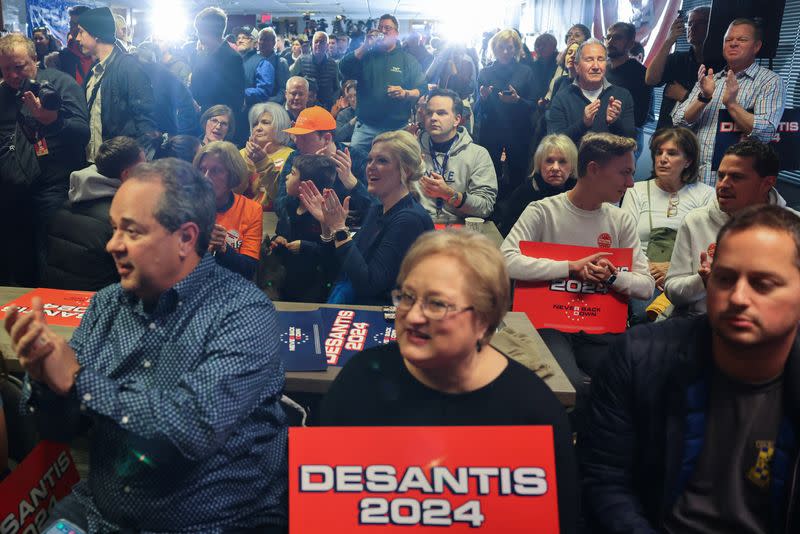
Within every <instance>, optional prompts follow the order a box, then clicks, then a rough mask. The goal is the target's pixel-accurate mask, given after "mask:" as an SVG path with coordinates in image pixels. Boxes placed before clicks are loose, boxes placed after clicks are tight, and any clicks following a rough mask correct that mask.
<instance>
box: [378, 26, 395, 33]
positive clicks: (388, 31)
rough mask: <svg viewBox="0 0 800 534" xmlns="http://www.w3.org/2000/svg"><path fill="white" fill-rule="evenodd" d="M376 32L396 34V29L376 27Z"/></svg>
mask: <svg viewBox="0 0 800 534" xmlns="http://www.w3.org/2000/svg"><path fill="white" fill-rule="evenodd" d="M378 31H379V32H381V33H391V32H396V31H397V28H395V27H394V26H378Z"/></svg>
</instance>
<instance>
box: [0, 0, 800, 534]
mask: <svg viewBox="0 0 800 534" xmlns="http://www.w3.org/2000/svg"><path fill="white" fill-rule="evenodd" d="M64 17H65V18H68V19H69V33H68V35H67V42H66V43H59V42H58V40H57V38H56V37H54V36H53V35H52V33H51V32H50V31H49V30H48V29H47V28H45V27H37V28H33V29H32V31H31V37H32V38H31V39H28V38H26V37H24V36H22V35H20V34H10V35H5V36H3V37H0V72H1V73H2V83H1V84H0V139H2V142H3V145H0V209H2V212H3V213H4V215H5V216H6V217H7V218H8V219H9V220H14V221H27V222H28V224H24V225H18V226H16V227H15V229H14V231H11V232H10V233H9V236H8V239H9V242H8V243H7V245H6V254H5V258H3V260H2V261H0V285H2V286H20V287H52V288H64V289H76V290H91V291H98V293H97V294H96V296H95V298H94V300H93V301H92V305H91V307H90V308H89V311H88V312H87V313H86V316H85V317H84V319H83V322H82V323H81V326H80V327H79V328H78V329H77V330H76V332H75V335H74V336H73V338H72V339H71V341H69V342H66V341H65V340H63V339H62V338H61V337H60V336H59V335H58V333H56V332H54V331H53V330H52V329H51V328H50V327H49V326H48V325H47V323H46V321H45V319H44V317H43V314H42V313H41V302H35V303H34V304H33V308H34V310H35V312H34V313H32V314H27V315H20V314H17V313H11V314H10V315H9V318H8V319H7V320H6V329H7V330H8V332H9V334H10V336H11V339H12V345H13V346H14V349H15V351H16V352H17V354H18V356H19V359H20V362H21V364H22V366H23V367H24V369H25V371H26V372H27V375H26V379H25V388H24V395H23V403H24V404H25V405H26V406H27V407H28V408H29V410H30V413H32V414H34V416H33V417H35V419H36V421H37V423H39V424H40V426H41V428H43V429H45V430H44V433H45V434H46V435H48V436H53V437H54V438H58V439H68V438H70V437H72V436H74V435H76V434H77V433H79V432H80V431H82V430H83V429H84V426H85V425H84V423H86V422H89V421H92V422H93V423H94V425H95V429H94V434H93V437H92V440H91V458H92V471H91V473H90V476H89V479H88V481H86V482H83V483H81V484H80V485H79V486H76V488H75V490H74V491H73V493H72V494H71V496H70V497H69V498H67V499H65V500H64V501H62V503H59V505H58V507H57V508H56V511H55V513H56V514H60V515H58V517H64V518H68V519H70V520H72V521H74V522H75V523H76V524H78V525H79V526H82V527H83V528H86V529H88V530H89V531H92V532H99V531H109V530H119V529H121V528H123V529H127V528H132V529H134V530H142V529H144V530H157V531H162V530H163V531H166V530H168V531H192V530H197V528H200V526H201V525H204V528H205V527H208V528H212V529H213V528H216V529H218V531H220V532H222V531H226V532H227V531H237V532H251V531H252V532H286V528H287V503H286V482H287V478H286V477H287V474H286V440H287V432H286V426H287V420H286V416H285V414H284V412H283V409H282V408H281V406H280V405H279V399H280V396H281V393H282V391H283V387H284V372H283V367H282V365H281V362H280V357H279V355H278V349H277V343H278V341H277V337H278V326H277V322H276V312H275V308H274V306H273V304H272V302H271V301H270V300H269V299H274V300H283V301H294V302H316V303H326V302H327V303H330V304H338V305H379V306H390V305H394V306H395V307H396V314H397V322H396V328H397V334H398V342H397V343H394V344H390V345H388V346H386V347H381V348H378V349H371V350H367V351H364V352H363V353H361V354H359V355H357V356H356V357H354V358H353V359H352V360H351V362H350V364H349V365H348V366H346V367H345V368H344V370H343V371H342V372H341V373H340V374H339V376H338V378H337V379H336V381H335V382H334V384H333V386H332V388H331V390H330V393H329V395H328V397H327V398H326V399H324V401H323V402H322V404H321V410H320V412H319V414H318V415H317V414H315V415H314V418H313V419H314V420H315V422H316V423H317V424H325V425H334V426H336V425H345V426H351V425H355V426H359V425H495V424H499V425H505V424H508V425H518V424H524V425H528V424H545V425H551V426H552V427H553V429H554V443H555V453H556V463H557V473H558V474H557V476H558V500H559V513H560V518H561V520H560V521H561V527H562V532H568V533H573V532H580V531H582V530H581V528H582V527H583V526H584V525H583V523H584V521H585V522H586V525H585V526H587V527H591V528H597V529H599V530H591V531H593V532H652V531H657V530H663V531H665V532H670V533H673V532H674V533H677V532H686V531H689V530H691V531H704V532H710V531H720V530H726V531H734V530H736V531H739V530H741V531H747V532H768V531H772V530H770V529H769V528H768V526H769V525H778V524H781V525H790V524H793V523H792V521H795V520H796V518H795V517H794V515H795V508H796V507H797V497H796V495H794V496H793V494H790V495H789V499H787V498H786V492H787V491H791V490H793V488H794V487H795V486H796V485H797V484H798V482H800V481H798V480H796V478H797V477H798V476H800V475H798V470H797V468H796V465H797V462H798V458H800V455H799V454H798V450H800V445H799V444H800V440H799V439H798V436H800V424H798V422H797V419H796V416H797V411H798V408H797V406H796V402H795V399H796V396H797V395H798V390H797V388H798V387H800V386H798V383H797V382H798V380H797V378H796V377H795V374H796V369H795V368H796V367H797V365H798V363H797V362H796V361H795V360H796V359H797V354H795V353H796V352H797V349H796V340H795V337H796V331H797V324H798V317H797V310H798V309H800V303H798V302H797V299H798V295H800V289H798V288H800V269H798V257H800V248H799V247H798V243H800V219H798V217H797V214H796V213H795V212H793V211H792V210H791V209H789V208H788V207H787V206H786V202H785V201H784V199H783V198H782V197H781V196H780V195H779V194H778V192H777V190H776V189H775V184H776V180H777V175H778V172H779V169H780V161H779V159H778V155H777V153H776V151H775V150H774V149H773V148H772V147H771V146H769V145H768V144H766V143H768V142H769V141H771V140H772V139H773V136H774V135H775V133H776V131H777V128H778V123H779V121H780V119H781V116H782V113H783V111H784V108H785V105H786V80H783V79H781V77H780V76H779V75H778V74H776V73H775V72H773V71H771V70H769V69H767V68H765V67H763V66H761V65H760V64H759V63H758V62H757V60H756V55H757V54H758V52H759V50H760V48H761V46H762V40H763V30H762V28H761V27H760V25H759V23H758V22H756V21H753V20H750V19H744V18H741V19H735V20H733V21H732V22H731V23H730V25H729V26H728V28H727V31H726V33H725V36H724V39H723V43H722V51H723V57H724V64H722V65H710V64H704V63H703V62H702V61H703V55H702V47H703V42H704V40H705V37H706V34H707V28H708V23H709V18H710V8H708V7H697V8H695V9H693V10H691V11H689V13H688V16H684V15H682V14H681V15H679V16H678V18H677V19H676V20H675V21H674V23H672V24H671V27H670V32H669V35H668V37H667V39H666V41H665V42H664V44H663V45H662V46H661V47H660V48H659V49H658V50H655V51H654V55H653V56H652V57H651V58H649V61H648V62H647V65H644V64H643V63H642V61H643V59H644V49H643V48H642V46H641V44H640V43H638V42H636V30H637V28H636V27H635V26H634V25H633V24H630V23H628V22H624V21H619V22H615V23H614V24H611V25H609V26H608V29H607V32H606V35H605V36H604V38H603V40H599V39H595V38H592V33H591V31H590V30H589V28H587V27H586V26H584V25H583V24H575V25H573V26H572V27H571V28H570V30H569V31H568V32H567V34H566V35H565V36H564V37H563V39H562V38H561V37H560V36H555V35H552V34H549V33H544V34H541V35H538V36H537V37H536V39H535V41H534V45H533V50H534V51H533V53H532V52H531V51H530V50H529V49H528V48H527V46H526V45H525V43H524V41H523V38H522V36H521V35H520V33H519V31H517V30H516V29H512V28H506V29H497V30H494V31H492V32H489V33H488V34H486V35H485V39H484V43H483V47H482V49H481V50H480V51H477V50H475V49H474V48H472V47H470V46H469V45H467V44H466V43H460V42H455V41H452V40H450V41H446V40H444V39H442V38H440V37H438V36H432V35H429V34H424V33H421V32H417V31H408V32H406V31H405V30H404V29H403V28H401V25H400V23H399V22H398V20H397V18H395V17H394V16H393V15H391V14H386V15H383V16H381V17H380V18H379V19H378V20H377V21H376V22H375V23H374V27H372V26H370V27H368V28H365V31H363V32H360V33H359V34H353V35H346V34H342V33H337V32H333V33H328V32H326V31H312V30H310V31H308V32H307V34H301V35H279V34H278V33H276V30H275V28H273V27H271V26H265V25H261V26H260V27H257V26H249V25H247V26H242V27H238V28H231V27H228V17H227V15H226V13H225V12H224V11H223V10H222V9H220V8H218V7H207V8H205V9H202V10H201V11H200V12H199V13H197V15H196V17H195V19H194V35H193V37H192V38H191V39H188V40H187V41H183V39H182V38H181V39H179V41H177V42H175V41H173V42H170V41H167V40H164V39H163V38H146V39H144V40H143V41H142V42H139V43H136V44H134V43H133V42H131V38H130V31H129V30H128V28H127V27H126V26H125V24H124V22H125V21H124V19H122V18H121V17H118V16H117V17H115V16H114V14H113V13H112V11H111V10H110V9H109V8H105V7H100V8H89V7H86V6H74V7H71V8H69V10H68V11H67V12H66V13H64ZM684 33H685V35H686V37H687V40H688V43H689V46H690V48H689V50H687V51H675V52H673V51H672V47H673V45H674V44H675V43H676V41H677V40H678V39H679V38H680V37H681V36H683V35H684ZM176 37H178V36H176ZM560 43H561V44H563V49H561V50H559V44H560ZM662 85H663V86H664V89H663V99H662V104H661V108H660V110H659V113H658V122H657V125H656V127H657V129H656V131H655V132H654V133H653V135H652V136H651V138H650V142H649V145H647V146H645V145H646V143H645V142H644V138H645V137H644V134H645V125H646V124H647V123H649V122H651V121H654V116H653V91H654V89H653V88H654V87H656V86H662ZM723 109H724V110H726V111H727V112H728V113H729V114H730V116H731V118H732V120H733V122H734V123H735V124H736V126H737V127H738V128H739V129H740V130H741V131H742V132H743V134H744V137H746V139H743V140H741V141H740V142H738V143H736V144H734V145H733V146H731V147H730V148H728V149H727V150H726V151H725V154H724V156H723V157H722V160H721V162H720V164H719V169H718V170H716V171H712V168H711V158H712V154H713V150H714V141H715V132H716V130H717V124H718V117H719V111H720V110H723ZM646 151H649V154H645V155H644V157H648V156H649V158H650V160H651V161H652V165H653V171H652V174H651V176H650V177H649V178H648V179H647V180H643V181H641V182H637V183H634V180H633V176H634V173H635V169H636V161H637V160H638V156H639V154H640V153H641V152H646ZM269 213H274V219H275V220H276V221H277V225H276V227H275V229H274V232H272V233H270V232H268V231H267V230H266V228H265V225H264V221H266V220H267V218H266V216H265V214H269ZM469 217H478V218H480V219H483V220H485V221H486V222H487V224H496V226H497V228H498V229H499V231H500V232H501V234H502V235H503V236H504V238H505V241H504V242H503V243H502V245H501V246H500V249H499V250H498V248H497V247H495V246H493V245H492V244H491V243H489V242H488V241H487V240H486V238H485V237H483V236H479V235H476V233H474V232H470V231H465V230H453V229H448V230H445V231H442V232H438V231H437V232H433V230H434V227H435V224H445V225H463V224H464V223H465V219H467V218H469ZM525 241H534V242H545V243H554V244H561V245H576V246H586V247H593V248H597V247H601V248H627V249H631V251H632V257H633V261H632V265H631V267H630V268H629V269H628V268H621V267H620V266H618V265H614V263H613V262H612V261H610V260H609V258H608V256H609V254H607V253H605V252H595V253H592V254H589V255H586V256H584V257H580V258H578V257H576V258H573V259H571V260H565V261H556V260H552V259H549V258H545V257H541V258H539V257H531V256H528V255H526V254H523V252H522V247H521V245H520V243H521V242H525ZM772 259H774V263H771V261H770V260H772ZM561 278H573V279H575V280H579V281H581V282H582V283H585V284H589V285H591V286H592V287H598V288H603V289H604V290H607V291H609V292H611V293H612V294H614V295H617V296H618V297H619V298H620V299H622V300H627V301H628V302H629V321H628V324H629V326H633V325H635V324H639V323H651V322H654V321H655V322H657V323H662V324H660V325H659V324H648V325H646V326H641V327H637V328H634V329H632V330H631V332H630V333H624V334H596V333H586V332H578V333H564V332H561V331H558V330H556V329H550V328H544V329H540V330H539V333H540V334H541V337H542V339H543V340H544V342H545V343H546V345H547V347H548V348H549V349H550V351H551V352H552V353H553V355H554V357H555V359H556V361H557V362H558V364H559V366H560V367H561V368H562V370H563V371H564V373H565V375H566V376H567V378H568V379H569V381H570V382H571V383H572V385H573V386H574V388H575V390H576V392H577V400H576V406H575V408H574V409H573V410H572V411H571V412H570V413H569V416H567V414H566V412H565V411H564V409H563V408H562V407H561V406H560V404H559V403H558V401H557V400H556V398H555V397H554V395H553V394H552V392H550V391H549V390H548V388H547V387H545V385H544V383H543V382H542V381H541V380H540V379H539V378H538V377H536V376H535V375H534V374H533V373H531V372H530V371H528V370H527V369H525V368H523V367H522V366H520V365H519V364H517V363H516V362H514V361H513V360H509V358H507V357H506V356H504V355H503V354H501V353H500V352H498V351H497V350H495V349H494V348H492V347H491V346H489V344H488V341H489V340H490V338H491V335H492V333H493V332H494V331H495V329H496V328H497V327H498V325H499V324H500V323H501V321H502V317H503V315H504V314H505V312H506V311H507V310H508V309H509V307H510V303H509V296H510V294H511V291H512V287H513V282H514V281H542V282H546V281H550V280H555V279H561ZM253 282H255V284H254V283H253ZM265 294H266V296H265ZM267 297H269V298H267ZM706 314H707V315H706ZM387 388H389V389H387ZM389 390H391V392H392V396H391V398H387V395H388V393H387V391H389ZM399 401H402V402H399ZM401 405H402V406H401ZM729 405H731V406H734V407H735V410H728V409H727V406H729ZM0 407H2V403H0ZM399 407H400V408H399ZM0 414H2V410H0ZM426 414H428V415H426ZM430 414H434V415H430ZM731 414H734V415H731ZM687 421H688V422H687ZM690 423H691V424H690ZM678 428H682V429H684V430H682V431H681V432H677V431H676V429H678ZM5 434H6V431H5V425H4V423H3V419H2V418H1V417H0V470H3V469H5V468H6V459H5V458H4V457H3V456H4V454H3V451H4V450H5V449H4V447H3V445H4V443H3V440H4V438H5ZM128 440H132V442H134V443H136V445H137V447H140V448H141V450H142V451H143V452H142V454H144V455H148V454H166V455H167V456H166V457H167V458H168V460H169V461H168V462H167V463H168V464H169V465H166V463H165V464H164V465H159V464H158V463H156V465H155V467H154V469H156V470H158V473H159V476H157V477H153V476H150V475H149V474H147V473H144V472H140V471H135V470H134V471H135V472H133V473H125V474H123V475H120V474H119V473H118V469H117V468H116V462H117V460H118V458H120V457H122V456H124V455H125V454H127V452H126V451H127V447H128V445H129V443H128ZM575 440H577V444H578V447H579V449H580V450H581V452H582V454H581V456H580V462H578V461H577V459H576V456H575V453H574V450H573V444H574V442H575ZM165 451H166V452H165ZM757 462H761V464H764V465H771V466H772V467H773V470H772V471H771V478H770V472H769V469H767V471H768V472H767V473H766V474H765V473H764V471H763V470H762V471H758V472H755V471H753V470H751V469H750V467H751V466H752V465H754V464H757ZM770 462H772V463H770ZM579 464H580V473H579V469H578V467H579ZM761 464H758V465H761ZM793 465H794V466H795V467H794V468H792V467H791V466H793ZM0 476H3V474H2V473H0ZM122 479H124V482H122V483H120V480H122ZM164 484H166V485H167V486H164ZM242 484H246V485H250V486H252V487H253V488H255V492H254V495H257V497H253V498H252V499H250V498H249V497H247V496H245V495H244V494H242V493H241V491H239V487H240V486H241V485H242ZM164 487H169V488H170V492H169V497H164V496H163V494H164ZM211 488H214V489H213V491H214V495H213V498H212V496H211V495H210V494H209V492H210V491H211ZM579 496H580V500H581V504H580V506H579V503H578V501H579ZM792 498H793V499H794V500H792ZM209 502H212V503H213V505H208V503H209ZM579 509H582V510H583V514H580V513H579V512H578V510H579ZM775 531H781V532H791V531H793V530H792V529H791V528H788V529H783V530H775Z"/></svg>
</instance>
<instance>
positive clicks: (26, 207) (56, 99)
mask: <svg viewBox="0 0 800 534" xmlns="http://www.w3.org/2000/svg"><path fill="white" fill-rule="evenodd" d="M0 72H2V77H3V81H2V83H0V138H2V139H8V138H10V137H12V136H14V137H15V146H16V149H17V150H16V154H17V157H10V156H9V155H8V154H6V157H4V158H0V213H3V216H4V217H6V220H8V221H14V229H13V231H9V232H6V235H5V240H4V242H5V245H4V248H5V252H3V254H1V255H3V256H5V258H4V259H3V260H0V284H4V285H21V286H27V287H35V286H36V285H37V282H38V274H40V271H41V270H43V267H44V264H45V257H44V250H45V238H46V235H47V232H46V229H47V224H48V221H49V220H50V217H51V216H52V215H53V214H54V213H55V212H56V211H57V210H58V208H60V207H61V205H62V204H63V203H64V202H65V201H66V199H67V188H68V186H69V174H70V173H71V172H72V171H74V170H77V169H79V168H81V167H83V166H85V162H86V157H85V155H86V153H85V150H86V143H87V142H88V140H89V117H88V114H87V112H86V98H85V97H84V95H83V90H82V89H81V88H80V87H79V86H78V84H77V83H76V82H75V80H74V79H72V78H71V77H70V76H69V75H67V74H64V73H63V72H61V71H58V70H55V69H43V70H39V68H38V66H37V62H36V48H35V46H34V44H33V41H31V40H29V39H27V38H25V37H23V36H22V35H19V34H10V35H6V36H5V37H2V38H0ZM30 80H36V82H38V83H39V84H43V87H42V89H41V90H40V91H39V92H38V94H39V96H36V95H35V94H34V93H33V88H31V87H30V86H29V85H28V84H29V82H30ZM46 93H49V94H50V96H49V97H47V96H46ZM11 156H13V154H11ZM32 215H33V217H31V216H32ZM22 221H28V222H27V223H24V224H23V222H22Z"/></svg>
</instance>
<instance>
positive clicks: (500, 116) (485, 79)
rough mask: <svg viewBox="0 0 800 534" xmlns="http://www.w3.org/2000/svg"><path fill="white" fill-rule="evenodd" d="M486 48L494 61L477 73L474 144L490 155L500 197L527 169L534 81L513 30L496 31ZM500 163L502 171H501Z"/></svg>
mask: <svg viewBox="0 0 800 534" xmlns="http://www.w3.org/2000/svg"><path fill="white" fill-rule="evenodd" d="M490 47H491V49H492V52H493V54H494V57H495V62H494V63H492V64H491V65H489V66H487V67H486V68H484V69H483V70H481V72H480V73H479V74H478V86H479V87H480V99H479V101H478V105H477V108H478V111H479V113H477V118H478V122H479V134H478V143H479V144H481V145H482V146H483V147H485V148H486V150H488V151H489V155H490V156H491V157H492V161H493V162H494V167H495V172H496V173H497V178H498V186H499V192H498V198H499V199H500V200H502V199H503V198H505V197H506V196H508V194H509V193H511V191H513V190H514V189H515V188H516V187H517V186H518V185H519V184H520V182H522V177H523V176H525V173H526V171H527V169H528V142H529V140H530V137H531V135H532V133H533V128H532V125H531V113H532V112H533V110H534V107H535V105H536V102H534V101H533V98H534V91H535V90H536V83H535V80H534V77H533V71H532V70H531V69H530V67H528V66H527V65H525V64H523V63H520V58H521V57H522V40H521V39H520V37H519V34H518V33H517V32H516V31H514V30H501V31H499V32H497V34H495V36H494V37H492V40H491V42H490ZM504 153H505V157H503V154H504ZM504 166H505V167H506V172H503V171H504V169H503V167H504Z"/></svg>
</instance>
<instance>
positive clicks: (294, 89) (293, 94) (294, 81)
mask: <svg viewBox="0 0 800 534" xmlns="http://www.w3.org/2000/svg"><path fill="white" fill-rule="evenodd" d="M285 94H286V104H285V107H286V111H287V112H288V113H289V118H290V119H292V122H294V121H296V120H297V117H298V115H300V112H301V111H303V110H304V109H306V107H308V80H306V79H305V78H303V77H302V76H292V77H291V78H289V79H288V80H287V81H286V91H285Z"/></svg>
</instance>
